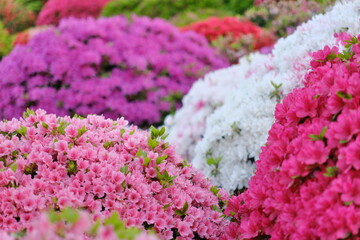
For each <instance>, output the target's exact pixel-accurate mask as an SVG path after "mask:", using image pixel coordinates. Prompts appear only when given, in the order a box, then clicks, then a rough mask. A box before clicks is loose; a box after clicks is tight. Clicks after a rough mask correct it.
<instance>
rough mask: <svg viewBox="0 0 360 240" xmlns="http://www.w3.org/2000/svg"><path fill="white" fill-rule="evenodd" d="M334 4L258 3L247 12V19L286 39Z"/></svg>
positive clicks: (328, 0) (302, 0)
mask: <svg viewBox="0 0 360 240" xmlns="http://www.w3.org/2000/svg"><path fill="white" fill-rule="evenodd" d="M333 2H335V1H334V0H323V1H317V0H298V1H286V0H280V1H273V0H270V1H257V2H256V5H255V6H253V7H252V8H250V9H249V10H247V11H246V12H245V17H246V18H247V19H249V20H251V21H253V22H254V23H256V24H258V25H259V26H262V27H264V28H267V29H269V30H270V31H271V32H273V33H274V34H275V35H277V36H279V37H285V36H287V35H289V34H291V33H292V32H294V30H295V29H296V27H297V26H299V25H300V24H301V23H303V22H305V21H307V20H308V19H310V18H311V17H312V16H314V15H315V14H319V13H321V12H323V11H324V10H325V9H326V8H327V7H329V5H331V4H332V3H333Z"/></svg>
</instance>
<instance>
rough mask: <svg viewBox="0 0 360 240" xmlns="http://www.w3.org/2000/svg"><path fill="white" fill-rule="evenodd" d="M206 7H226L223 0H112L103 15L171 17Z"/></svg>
mask: <svg viewBox="0 0 360 240" xmlns="http://www.w3.org/2000/svg"><path fill="white" fill-rule="evenodd" d="M204 8H205V9H208V8H212V9H217V8H224V7H223V0H202V1H197V0H178V1H173V0H112V1H110V2H109V3H108V4H107V5H106V6H105V7H104V9H103V11H102V15H103V16H107V17H109V16H114V15H119V14H125V15H131V14H137V15H145V16H149V17H160V18H165V19H170V18H171V17H174V16H175V15H177V14H179V13H184V12H187V11H197V10H200V9H204Z"/></svg>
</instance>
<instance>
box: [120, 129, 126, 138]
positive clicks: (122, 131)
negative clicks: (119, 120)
mask: <svg viewBox="0 0 360 240" xmlns="http://www.w3.org/2000/svg"><path fill="white" fill-rule="evenodd" d="M124 133H125V129H120V137H122V136H123V135H124Z"/></svg>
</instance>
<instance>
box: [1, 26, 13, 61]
mask: <svg viewBox="0 0 360 240" xmlns="http://www.w3.org/2000/svg"><path fill="white" fill-rule="evenodd" d="M13 42H14V36H12V35H10V33H9V32H8V30H6V29H5V27H4V24H3V23H2V22H1V21H0V60H1V58H2V57H5V56H6V55H8V54H9V53H10V51H11V50H12V48H13Z"/></svg>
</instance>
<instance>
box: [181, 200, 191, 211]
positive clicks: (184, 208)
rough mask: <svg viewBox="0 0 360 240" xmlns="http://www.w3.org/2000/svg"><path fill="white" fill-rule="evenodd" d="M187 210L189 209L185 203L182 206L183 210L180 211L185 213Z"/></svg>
mask: <svg viewBox="0 0 360 240" xmlns="http://www.w3.org/2000/svg"><path fill="white" fill-rule="evenodd" d="M188 209H189V204H188V202H185V203H184V206H183V208H182V210H181V211H182V212H183V213H186V211H187V210H188Z"/></svg>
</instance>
